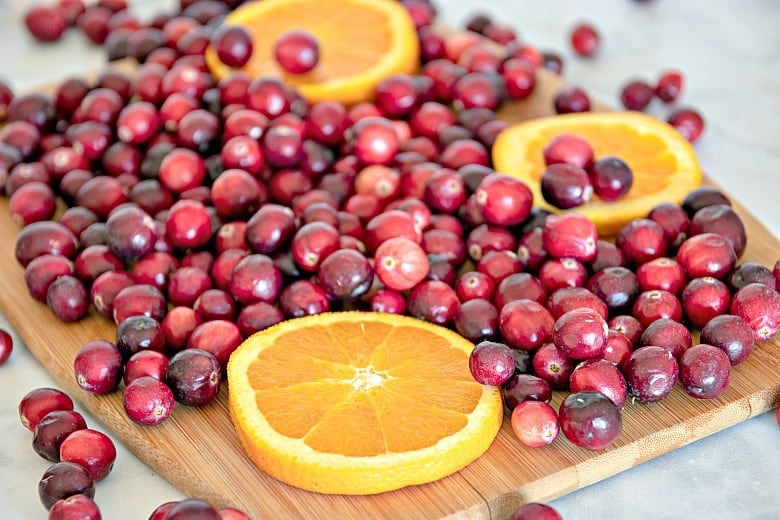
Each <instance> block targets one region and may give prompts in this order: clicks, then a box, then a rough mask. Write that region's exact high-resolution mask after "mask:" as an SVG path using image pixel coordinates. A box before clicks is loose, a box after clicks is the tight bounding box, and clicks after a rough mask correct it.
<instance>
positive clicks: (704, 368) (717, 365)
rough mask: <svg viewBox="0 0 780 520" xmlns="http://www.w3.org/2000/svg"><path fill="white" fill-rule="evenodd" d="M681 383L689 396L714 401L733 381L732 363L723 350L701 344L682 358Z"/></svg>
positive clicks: (690, 349) (692, 348)
mask: <svg viewBox="0 0 780 520" xmlns="http://www.w3.org/2000/svg"><path fill="white" fill-rule="evenodd" d="M679 364H680V382H681V383H682V387H683V390H685V392H686V393H687V394H688V395H691V396H693V397H696V398H697V399H712V398H714V397H717V396H719V395H720V394H722V393H723V391H724V390H726V387H727V386H728V384H729V380H730V379H731V362H730V361H729V357H728V356H727V355H726V353H725V352H723V350H721V349H719V348H718V347H714V346H712V345H707V344H704V343H700V344H699V345H696V346H694V347H691V348H689V349H688V350H686V351H685V353H684V354H683V355H682V357H680V363H679Z"/></svg>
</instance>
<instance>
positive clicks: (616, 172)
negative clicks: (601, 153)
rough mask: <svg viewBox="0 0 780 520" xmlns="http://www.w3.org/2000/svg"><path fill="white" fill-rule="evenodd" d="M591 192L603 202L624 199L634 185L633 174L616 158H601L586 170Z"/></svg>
mask: <svg viewBox="0 0 780 520" xmlns="http://www.w3.org/2000/svg"><path fill="white" fill-rule="evenodd" d="M588 177H589V178H590V182H591V184H592V185H593V192H594V193H595V194H596V195H598V196H599V197H601V198H602V199H604V200H608V201H613V200H618V199H619V198H621V197H624V196H625V195H626V194H627V193H628V192H629V191H630V190H631V186H632V185H633V183H634V174H633V172H632V171H631V168H629V167H628V165H627V164H626V163H625V162H623V161H622V160H620V159H619V158H617V157H611V156H607V157H601V158H600V159H598V160H597V161H596V162H595V163H593V165H592V166H591V167H590V169H589V170H588Z"/></svg>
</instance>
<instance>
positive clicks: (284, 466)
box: [228, 312, 502, 494]
mask: <svg viewBox="0 0 780 520" xmlns="http://www.w3.org/2000/svg"><path fill="white" fill-rule="evenodd" d="M472 348H473V345H472V344H471V343H470V342H469V341H467V340H465V339H464V338H462V337H461V336H459V335H457V334H455V333H454V332H452V331H449V330H447V329H444V328H442V327H438V326H436V325H432V324H430V323H427V322H423V321H420V320H417V319H414V318H410V317H405V316H397V315H391V314H381V313H360V312H347V313H325V314H320V315H317V316H311V317H307V318H300V319H295V320H289V321H287V322H284V323H281V324H279V325H276V326H274V327H272V328H270V329H267V330H266V331H263V332H260V333H258V334H256V335H254V336H252V337H251V338H250V339H248V340H247V341H246V342H245V344H244V345H242V346H241V347H239V349H238V350H236V352H235V353H234V354H233V356H232V357H231V360H230V363H229V365H228V381H229V384H230V401H229V403H230V411H231V417H232V419H233V421H234V424H235V426H236V431H237V432H238V435H239V438H240V440H241V442H242V444H243V446H244V448H245V450H246V451H247V453H248V454H249V456H250V458H252V460H253V461H254V462H255V463H256V464H257V465H258V466H259V467H260V468H261V469H263V470H264V471H266V472H267V473H269V474H271V475H272V476H274V477H276V478H278V479H280V480H282V481H284V482H286V483H288V484H291V485H294V486H297V487H301V488H304V489H308V490H311V491H317V492H321V493H343V494H371V493H380V492H384V491H389V490H392V489H398V488H400V487H404V486H407V485H411V484H421V483H426V482H431V481H433V480H437V479H439V478H442V477H444V476H447V475H449V474H451V473H454V472H455V471H458V470H459V469H461V468H463V467H464V466H466V465H467V464H468V463H470V462H471V461H473V460H474V459H475V458H477V457H478V456H479V455H481V454H482V453H484V451H485V450H487V448H488V446H489V445H490V443H491V442H492V440H493V439H494V438H495V435H496V434H497V433H498V429H499V427H500V425H501V421H502V405H501V396H500V393H499V392H498V390H497V389H496V388H490V387H484V386H482V385H480V384H478V383H476V382H475V381H474V379H473V378H472V376H471V374H470V372H469V369H468V354H469V352H470V350H471V349H472Z"/></svg>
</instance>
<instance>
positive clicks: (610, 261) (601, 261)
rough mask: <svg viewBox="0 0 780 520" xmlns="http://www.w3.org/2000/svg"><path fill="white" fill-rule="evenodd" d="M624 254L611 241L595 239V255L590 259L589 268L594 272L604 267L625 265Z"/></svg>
mask: <svg viewBox="0 0 780 520" xmlns="http://www.w3.org/2000/svg"><path fill="white" fill-rule="evenodd" d="M626 264H627V260H626V255H625V253H623V251H621V250H620V248H618V247H617V246H616V245H615V244H614V243H613V242H609V241H607V240H604V239H601V238H600V239H598V240H596V256H595V257H594V258H593V260H591V261H590V263H589V265H590V269H591V271H592V272H594V273H596V272H598V271H601V270H602V269H604V268H606V267H625V266H626Z"/></svg>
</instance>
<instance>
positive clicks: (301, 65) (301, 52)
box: [273, 29, 320, 74]
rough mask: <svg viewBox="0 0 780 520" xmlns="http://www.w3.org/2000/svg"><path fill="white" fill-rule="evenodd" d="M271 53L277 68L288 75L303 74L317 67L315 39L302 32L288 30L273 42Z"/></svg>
mask: <svg viewBox="0 0 780 520" xmlns="http://www.w3.org/2000/svg"><path fill="white" fill-rule="evenodd" d="M273 53H274V58H275V59H276V62H277V63H278V64H279V66H280V67H281V68H282V69H284V70H285V71H286V72H289V73H290V74H303V73H305V72H309V71H310V70H312V69H314V67H316V66H317V62H318V61H319V57H320V48H319V43H318V42H317V39H316V38H315V37H314V36H313V35H312V34H310V33H308V32H306V31H303V30H298V29H294V30H290V31H287V32H285V33H284V34H282V35H281V36H279V38H278V39H277V40H276V41H275V42H274V46H273Z"/></svg>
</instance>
